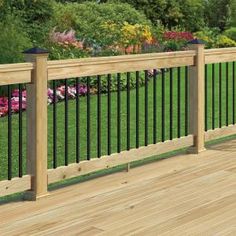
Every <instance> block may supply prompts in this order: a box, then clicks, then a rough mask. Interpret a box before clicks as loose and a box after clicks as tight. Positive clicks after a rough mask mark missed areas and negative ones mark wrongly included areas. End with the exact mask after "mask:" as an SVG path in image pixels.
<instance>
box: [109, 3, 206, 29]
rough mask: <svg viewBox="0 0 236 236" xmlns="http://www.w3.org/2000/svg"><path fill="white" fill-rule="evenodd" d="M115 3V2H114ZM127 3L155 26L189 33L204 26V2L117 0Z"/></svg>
mask: <svg viewBox="0 0 236 236" xmlns="http://www.w3.org/2000/svg"><path fill="white" fill-rule="evenodd" d="M113 1H114V0H113ZM117 1H118V2H120V1H121V2H127V3H129V4H131V5H132V6H134V7H135V8H136V9H138V10H140V11H142V12H144V13H145V15H146V16H147V17H148V19H150V20H151V21H152V23H153V24H154V25H158V24H159V23H161V24H163V25H164V26H165V27H167V28H168V29H169V30H170V29H171V28H173V27H175V26H181V27H182V28H185V29H186V30H189V31H196V30H199V29H200V28H202V27H203V26H204V20H203V16H204V7H203V4H202V2H203V0H177V1H176V0H155V1H153V0H117Z"/></svg>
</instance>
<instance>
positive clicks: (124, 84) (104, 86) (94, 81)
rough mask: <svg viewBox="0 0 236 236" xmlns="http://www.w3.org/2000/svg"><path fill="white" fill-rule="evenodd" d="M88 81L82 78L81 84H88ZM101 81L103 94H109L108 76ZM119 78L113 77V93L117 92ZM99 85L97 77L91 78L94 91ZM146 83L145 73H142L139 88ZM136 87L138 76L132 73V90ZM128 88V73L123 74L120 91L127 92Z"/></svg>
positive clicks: (102, 77)
mask: <svg viewBox="0 0 236 236" xmlns="http://www.w3.org/2000/svg"><path fill="white" fill-rule="evenodd" d="M86 81H87V79H86V78H81V79H80V82H81V84H86ZM100 81H101V91H102V92H103V93H106V92H107V89H108V86H107V81H108V79H107V76H101V78H100ZM117 81H118V80H117V76H116V75H112V76H111V91H112V92H114V91H117ZM97 83H98V79H97V77H91V78H90V86H91V88H93V89H96V88H97ZM144 83H145V78H144V73H141V72H140V76H139V86H143V85H144ZM135 86H136V76H135V73H130V88H131V89H132V88H135ZM126 88H127V74H126V73H122V74H121V75H120V89H121V90H125V89H126Z"/></svg>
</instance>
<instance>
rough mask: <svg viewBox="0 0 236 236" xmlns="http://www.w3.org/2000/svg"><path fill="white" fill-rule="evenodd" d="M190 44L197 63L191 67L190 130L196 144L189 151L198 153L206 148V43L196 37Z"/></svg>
mask: <svg viewBox="0 0 236 236" xmlns="http://www.w3.org/2000/svg"><path fill="white" fill-rule="evenodd" d="M189 46H190V49H192V50H196V58H195V65H194V66H190V67H189V87H190V88H189V94H190V132H191V134H193V136H194V145H193V147H191V148H190V149H189V151H190V152H191V153H195V154H198V153H200V152H202V151H204V150H205V134H204V133H205V132H204V124H205V120H204V110H205V92H204V89H205V88H204V83H205V81H204V77H205V55H204V47H205V43H204V42H203V41H201V40H198V39H194V40H193V41H191V42H189Z"/></svg>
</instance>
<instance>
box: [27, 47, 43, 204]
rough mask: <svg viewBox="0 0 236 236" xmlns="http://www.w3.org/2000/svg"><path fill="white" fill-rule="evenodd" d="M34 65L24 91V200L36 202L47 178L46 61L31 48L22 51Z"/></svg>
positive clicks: (37, 50) (38, 51)
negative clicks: (26, 179)
mask: <svg viewBox="0 0 236 236" xmlns="http://www.w3.org/2000/svg"><path fill="white" fill-rule="evenodd" d="M24 53H25V57H26V61H27V62H32V63H33V64H34V69H33V71H32V80H31V83H30V84H28V85H27V86H26V90H27V173H28V174H29V175H31V190H29V191H27V192H26V194H25V198H26V199H28V200H37V199H39V198H41V197H44V196H46V195H48V177H47V81H48V74H47V58H48V52H47V51H46V50H43V49H39V48H33V49H30V50H27V51H25V52H24Z"/></svg>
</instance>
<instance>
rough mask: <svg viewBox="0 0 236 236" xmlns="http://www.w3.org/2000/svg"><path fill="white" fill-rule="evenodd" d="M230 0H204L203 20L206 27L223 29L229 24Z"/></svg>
mask: <svg viewBox="0 0 236 236" xmlns="http://www.w3.org/2000/svg"><path fill="white" fill-rule="evenodd" d="M231 1H232V0H208V1H205V2H204V4H205V21H206V24H207V26H208V27H217V28H219V29H220V30H221V32H222V31H224V30H225V29H226V28H227V26H228V25H229V24H230V3H231Z"/></svg>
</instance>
